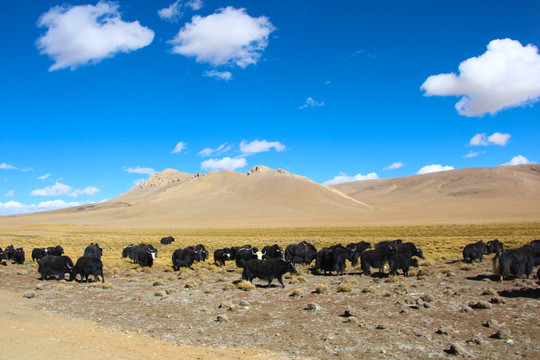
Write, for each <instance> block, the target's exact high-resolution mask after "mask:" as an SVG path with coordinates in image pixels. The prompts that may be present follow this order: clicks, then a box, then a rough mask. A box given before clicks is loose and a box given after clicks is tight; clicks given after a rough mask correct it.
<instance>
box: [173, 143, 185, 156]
mask: <svg viewBox="0 0 540 360" xmlns="http://www.w3.org/2000/svg"><path fill="white" fill-rule="evenodd" d="M185 148H186V143H185V142H183V141H180V142H179V143H178V144H176V146H175V147H174V150H173V151H171V153H173V154H177V153H180V152H182V150H184V149H185Z"/></svg>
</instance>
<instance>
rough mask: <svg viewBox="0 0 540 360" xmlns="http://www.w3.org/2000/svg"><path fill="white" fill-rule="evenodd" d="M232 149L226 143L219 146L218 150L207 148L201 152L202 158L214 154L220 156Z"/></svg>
mask: <svg viewBox="0 0 540 360" xmlns="http://www.w3.org/2000/svg"><path fill="white" fill-rule="evenodd" d="M231 149H232V146H231V145H229V144H227V143H224V144H221V145H219V147H218V148H217V149H211V148H205V149H202V150H201V151H200V152H199V155H200V156H211V155H213V154H215V155H220V154H223V153H225V152H227V151H229V150H231Z"/></svg>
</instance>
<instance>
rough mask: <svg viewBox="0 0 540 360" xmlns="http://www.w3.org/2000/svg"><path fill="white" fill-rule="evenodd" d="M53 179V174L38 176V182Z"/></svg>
mask: <svg viewBox="0 0 540 360" xmlns="http://www.w3.org/2000/svg"><path fill="white" fill-rule="evenodd" d="M49 177H51V174H45V175H42V176H38V180H45V179H47V178H49Z"/></svg>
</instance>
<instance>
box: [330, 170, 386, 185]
mask: <svg viewBox="0 0 540 360" xmlns="http://www.w3.org/2000/svg"><path fill="white" fill-rule="evenodd" d="M378 178H379V176H378V175H377V173H374V172H372V173H369V174H367V175H362V174H356V175H354V176H348V175H347V174H345V173H340V174H339V175H337V176H336V177H334V178H333V179H331V180H328V181H325V182H324V183H323V184H324V185H336V184H341V183H346V182H351V181H360V180H374V179H378Z"/></svg>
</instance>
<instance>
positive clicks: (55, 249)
mask: <svg viewBox="0 0 540 360" xmlns="http://www.w3.org/2000/svg"><path fill="white" fill-rule="evenodd" d="M62 254H64V249H63V248H62V247H61V246H60V245H56V246H51V247H48V248H47V255H56V256H60V255H62Z"/></svg>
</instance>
